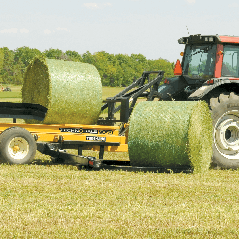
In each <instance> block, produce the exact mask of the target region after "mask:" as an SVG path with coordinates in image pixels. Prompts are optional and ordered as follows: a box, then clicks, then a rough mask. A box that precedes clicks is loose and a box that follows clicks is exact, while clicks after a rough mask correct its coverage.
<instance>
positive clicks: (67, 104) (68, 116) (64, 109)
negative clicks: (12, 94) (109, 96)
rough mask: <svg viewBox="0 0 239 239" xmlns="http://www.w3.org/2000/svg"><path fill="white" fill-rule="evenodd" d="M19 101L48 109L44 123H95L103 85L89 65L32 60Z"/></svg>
mask: <svg viewBox="0 0 239 239" xmlns="http://www.w3.org/2000/svg"><path fill="white" fill-rule="evenodd" d="M22 102H24V103H37V104H41V105H43V106H45V107H47V108H48V111H47V114H46V117H45V119H44V121H43V122H39V121H36V120H26V122H27V123H44V124H95V123H96V122H97V119H98V117H99V114H100V111H101V106H102V84H101V79H100V75H99V73H98V71H97V69H96V68H95V67H94V66H93V65H90V64H87V63H81V62H72V61H63V60H53V59H44V58H35V59H34V60H33V61H32V62H31V64H30V65H29V66H28V67H27V69H26V73H25V76H24V82H23V87H22Z"/></svg>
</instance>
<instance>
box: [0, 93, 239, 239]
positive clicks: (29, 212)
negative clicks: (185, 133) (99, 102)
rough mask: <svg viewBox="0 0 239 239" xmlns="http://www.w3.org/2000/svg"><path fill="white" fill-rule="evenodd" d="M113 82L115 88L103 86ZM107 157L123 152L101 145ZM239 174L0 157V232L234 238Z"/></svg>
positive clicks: (48, 235)
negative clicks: (83, 166) (13, 161)
mask: <svg viewBox="0 0 239 239" xmlns="http://www.w3.org/2000/svg"><path fill="white" fill-rule="evenodd" d="M103 90H104V89H103ZM107 90H109V89H107ZM113 90H114V91H116V90H118V89H111V90H109V91H110V92H112V91H113ZM119 91H120V90H119ZM107 94H108V93H107ZM113 95H115V92H114V93H112V96H113ZM70 152H71V153H76V152H75V151H74V150H72V151H70ZM83 153H84V154H85V155H92V156H97V152H91V151H83ZM105 158H106V159H118V160H127V159H128V154H127V153H110V152H105ZM171 172H172V171H171ZM238 181H239V171H236V170H234V171H233V170H210V171H209V172H208V173H205V174H185V173H179V174H175V173H134V172H124V171H107V170H102V171H98V172H94V171H85V170H78V168H77V167H76V166H67V165H54V164H53V163H52V162H51V159H50V157H49V156H45V155H42V154H40V153H39V152H38V153H37V154H36V157H35V160H34V162H33V164H31V165H5V164H0V204H1V206H0V235H1V238H238V235H239V226H238V225H239V216H238V215H239V201H238V198H239V187H238Z"/></svg>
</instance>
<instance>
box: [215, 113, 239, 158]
mask: <svg viewBox="0 0 239 239" xmlns="http://www.w3.org/2000/svg"><path fill="white" fill-rule="evenodd" d="M213 138H214V145H215V147H216V148H217V150H218V152H219V153H220V154H221V155H222V156H224V157H225V158H227V159H238V158H239V111H238V110H235V111H228V112H226V113H225V114H223V115H222V116H221V117H220V118H219V119H218V121H217V123H216V125H215V127H214V137H213Z"/></svg>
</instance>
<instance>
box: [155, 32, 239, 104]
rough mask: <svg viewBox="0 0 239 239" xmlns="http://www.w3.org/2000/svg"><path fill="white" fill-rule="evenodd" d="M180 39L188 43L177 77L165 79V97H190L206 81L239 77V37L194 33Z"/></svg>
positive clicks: (163, 91)
mask: <svg viewBox="0 0 239 239" xmlns="http://www.w3.org/2000/svg"><path fill="white" fill-rule="evenodd" d="M178 42H179V44H185V50H184V52H182V53H181V55H183V59H182V63H180V62H179V60H178V61H177V63H176V65H175V69H174V74H175V77H173V78H169V79H166V80H165V82H164V83H165V84H167V87H163V86H160V87H159V89H158V93H159V97H160V98H161V99H163V100H167V99H169V98H170V97H171V98H172V97H173V96H174V97H175V98H176V99H181V98H182V100H186V99H187V98H188V97H189V96H190V95H191V94H192V93H193V92H194V91H196V90H197V89H199V88H200V87H201V86H202V85H203V84H214V83H215V82H218V81H219V80H223V81H224V83H225V80H228V81H231V80H233V81H234V82H235V80H239V37H231V36H218V35H210V36H209V35H208V36H202V35H191V36H189V37H182V38H180V39H179V40H178ZM179 96H180V97H179Z"/></svg>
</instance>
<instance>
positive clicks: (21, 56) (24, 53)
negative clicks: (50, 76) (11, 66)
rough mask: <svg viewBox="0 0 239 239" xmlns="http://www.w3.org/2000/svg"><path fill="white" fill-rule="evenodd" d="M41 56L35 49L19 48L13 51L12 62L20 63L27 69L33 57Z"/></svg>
mask: <svg viewBox="0 0 239 239" xmlns="http://www.w3.org/2000/svg"><path fill="white" fill-rule="evenodd" d="M41 55H42V53H41V51H39V50H38V49H36V48H29V47H26V46H24V47H19V48H17V49H16V50H15V51H14V62H15V64H18V63H19V62H20V61H21V62H22V63H23V64H24V66H25V67H27V66H28V65H29V63H30V62H31V60H32V59H33V58H34V57H35V56H41Z"/></svg>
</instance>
